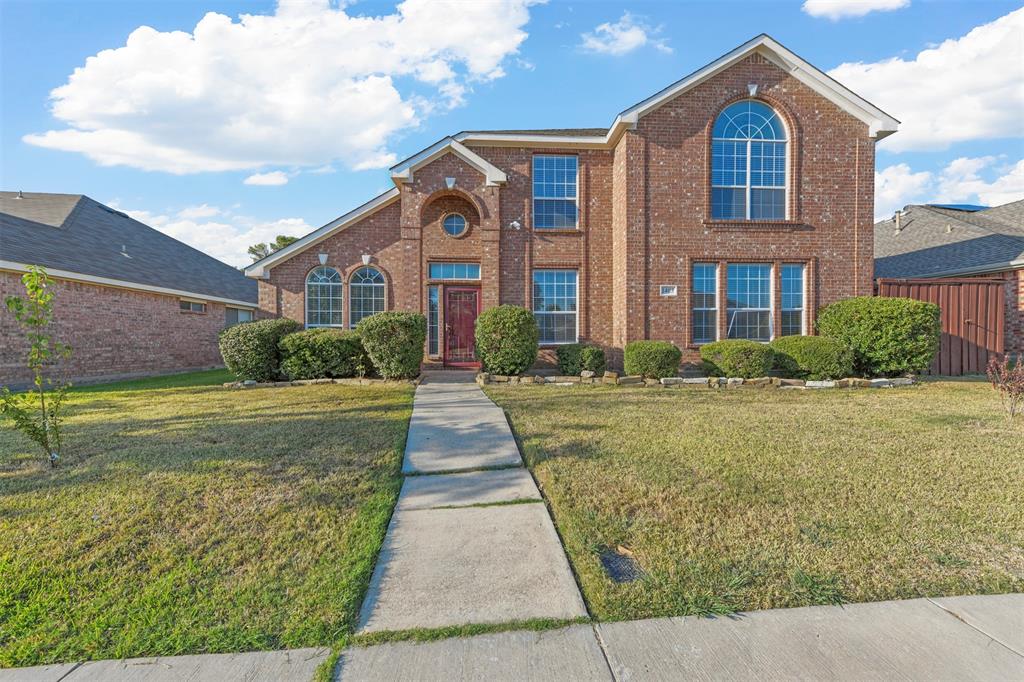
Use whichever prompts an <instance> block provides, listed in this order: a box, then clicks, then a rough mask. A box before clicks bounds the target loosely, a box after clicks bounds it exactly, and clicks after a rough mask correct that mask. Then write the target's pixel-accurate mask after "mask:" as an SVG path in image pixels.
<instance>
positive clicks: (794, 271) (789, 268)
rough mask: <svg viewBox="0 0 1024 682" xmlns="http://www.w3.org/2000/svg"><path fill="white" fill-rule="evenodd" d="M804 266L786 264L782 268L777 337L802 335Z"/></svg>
mask: <svg viewBox="0 0 1024 682" xmlns="http://www.w3.org/2000/svg"><path fill="white" fill-rule="evenodd" d="M804 279H805V278H804V266H803V265H802V264H800V263H786V264H784V265H783V266H782V274H781V280H782V292H781V293H782V329H780V330H779V336H792V335H797V334H803V333H804Z"/></svg>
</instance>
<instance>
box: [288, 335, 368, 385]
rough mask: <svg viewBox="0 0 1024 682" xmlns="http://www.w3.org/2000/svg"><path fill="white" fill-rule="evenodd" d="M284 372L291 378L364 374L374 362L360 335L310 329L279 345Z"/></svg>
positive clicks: (290, 337)
mask: <svg viewBox="0 0 1024 682" xmlns="http://www.w3.org/2000/svg"><path fill="white" fill-rule="evenodd" d="M277 346H278V349H279V350H280V351H281V372H283V373H284V375H285V376H287V377H288V378H289V379H323V378H338V377H355V376H364V375H366V374H367V372H369V371H370V369H371V367H372V364H371V362H370V358H369V356H367V354H366V351H365V350H364V349H363V342H362V341H361V340H360V339H359V334H357V333H355V332H352V331H342V330H340V329H307V330H306V331H303V332H296V333H294V334H289V335H288V336H286V337H284V338H283V339H281V341H280V343H278V344H277Z"/></svg>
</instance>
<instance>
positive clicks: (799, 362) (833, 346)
mask: <svg viewBox="0 0 1024 682" xmlns="http://www.w3.org/2000/svg"><path fill="white" fill-rule="evenodd" d="M770 345H771V348H772V350H773V351H775V369H777V370H779V371H781V372H782V373H783V375H785V376H787V377H789V378H791V379H811V380H812V381H821V380H823V379H841V378H843V377H848V376H850V375H851V374H853V351H851V350H850V349H849V348H847V347H846V346H844V345H843V344H842V343H841V342H839V341H838V340H836V339H833V338H830V337H827V336H782V337H779V338H777V339H775V340H774V341H772V342H771V344H770Z"/></svg>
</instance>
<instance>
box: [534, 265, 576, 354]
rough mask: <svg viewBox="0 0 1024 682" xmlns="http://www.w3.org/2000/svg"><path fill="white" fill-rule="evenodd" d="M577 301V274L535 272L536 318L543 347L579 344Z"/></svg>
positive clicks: (572, 272)
mask: <svg viewBox="0 0 1024 682" xmlns="http://www.w3.org/2000/svg"><path fill="white" fill-rule="evenodd" d="M576 299H577V287H576V271H575V270H534V271H533V314H534V315H535V316H536V318H537V326H538V327H539V329H540V342H541V343H544V344H555V343H575V342H576V338H577V329H578V326H577V325H578V322H577V310H576Z"/></svg>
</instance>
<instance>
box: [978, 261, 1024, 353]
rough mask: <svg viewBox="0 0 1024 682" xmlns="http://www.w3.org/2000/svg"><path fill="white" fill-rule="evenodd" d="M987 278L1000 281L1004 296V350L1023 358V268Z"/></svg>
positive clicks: (994, 274) (998, 273)
mask: <svg viewBox="0 0 1024 682" xmlns="http://www.w3.org/2000/svg"><path fill="white" fill-rule="evenodd" d="M985 277H987V278H995V279H1002V280H1004V281H1005V282H1006V284H1004V285H1003V286H1004V292H1005V294H1006V308H1005V313H1004V315H1005V317H1004V318H1003V320H1004V324H1005V334H1004V336H1003V339H1004V341H1003V343H1004V350H1005V351H1006V352H1007V353H1009V354H1011V355H1014V356H1017V357H1024V268H1018V269H1016V270H1006V271H1004V272H997V273H993V274H990V275H985Z"/></svg>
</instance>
